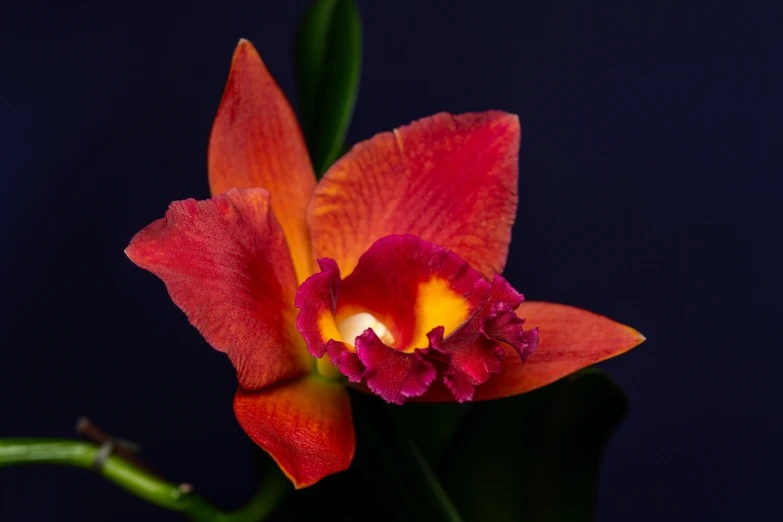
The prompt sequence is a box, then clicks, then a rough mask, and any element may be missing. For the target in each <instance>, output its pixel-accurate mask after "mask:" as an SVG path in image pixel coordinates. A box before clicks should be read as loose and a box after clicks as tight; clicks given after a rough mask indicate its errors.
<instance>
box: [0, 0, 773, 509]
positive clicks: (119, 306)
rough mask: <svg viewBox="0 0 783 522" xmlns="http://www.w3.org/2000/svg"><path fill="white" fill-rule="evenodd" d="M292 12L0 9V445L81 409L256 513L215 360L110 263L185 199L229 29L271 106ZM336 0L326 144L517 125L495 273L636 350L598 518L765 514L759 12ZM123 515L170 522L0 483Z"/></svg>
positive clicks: (226, 388)
mask: <svg viewBox="0 0 783 522" xmlns="http://www.w3.org/2000/svg"><path fill="white" fill-rule="evenodd" d="M306 3H307V2H305V1H304V0H302V1H279V2H261V1H253V2H213V3H207V2H195V3H186V2H182V3H181V5H179V6H175V5H174V4H173V3H167V2H157V3H155V4H150V5H143V4H141V3H138V2H131V3H116V2H106V1H101V2H68V3H66V2H63V3H62V4H70V5H67V6H66V5H60V6H54V5H36V4H35V3H25V4H24V5H22V3H14V4H11V5H8V4H4V6H3V7H2V8H0V174H1V175H2V190H0V234H2V235H1V236H0V245H2V255H0V263H2V267H1V270H0V285H1V286H0V302H2V308H3V310H2V313H1V314H0V334H1V335H2V342H1V344H0V350H2V357H1V358H0V407H1V411H0V436H26V435H34V436H71V434H72V432H71V428H72V425H73V423H74V421H75V419H76V418H77V417H78V416H80V415H88V416H90V417H91V418H93V419H94V420H95V421H96V422H97V423H99V424H101V425H103V426H104V427H105V428H106V429H108V430H109V431H111V432H112V433H116V434H120V435H122V436H125V437H127V438H129V439H131V440H135V441H138V442H139V443H141V444H142V446H143V448H144V456H145V457H146V459H147V460H149V461H150V462H153V463H154V464H155V465H156V466H157V467H158V469H160V470H161V471H162V472H163V474H164V475H165V476H167V477H170V478H171V479H173V480H185V481H189V482H192V483H194V484H195V485H196V486H197V487H198V488H199V489H200V490H201V491H202V492H203V493H204V494H205V495H207V496H208V497H209V498H211V499H213V500H214V501H215V502H217V503H219V504H221V505H223V506H226V507H230V506H236V505H239V504H240V503H241V502H242V501H243V500H244V499H246V498H247V496H249V495H250V492H251V491H252V490H253V489H254V487H255V484H256V475H255V473H256V472H255V470H254V467H253V464H254V461H253V459H252V455H253V453H252V448H251V446H250V444H248V443H247V438H246V436H245V435H244V434H243V432H242V430H241V429H240V428H239V427H238V426H237V424H236V422H235V420H234V418H233V413H232V409H231V401H232V396H233V392H234V386H235V380H234V375H233V371H232V369H231V367H230V364H229V362H228V360H227V359H226V358H225V357H224V356H223V355H221V354H219V353H217V352H214V351H213V350H211V349H210V348H209V347H208V346H207V345H206V343H205V342H204V341H203V340H202V339H201V338H200V336H199V335H198V333H197V332H196V330H195V329H193V328H192V327H191V326H189V325H188V323H187V321H186V320H185V317H184V316H183V315H182V313H181V312H180V311H179V310H178V309H177V308H176V307H175V306H174V305H173V304H172V303H171V302H170V301H169V299H168V297H167V295H166V292H165V290H164V288H163V285H162V284H161V283H160V282H159V281H158V280H157V279H156V278H154V277H153V276H151V275H150V274H147V273H145V272H143V271H142V270H140V269H138V268H136V267H135V266H133V265H132V264H131V263H130V262H129V261H128V260H127V259H126V258H125V256H124V255H123V253H122V251H123V249H124V247H125V246H126V244H127V242H128V241H129V239H130V238H131V236H132V235H133V234H134V233H135V232H136V231H137V230H138V229H140V228H141V227H143V226H145V225H147V224H148V223H149V222H151V221H153V220H154V219H157V218H159V217H161V216H162V215H163V213H164V211H165V209H166V206H167V205H168V203H169V202H170V201H172V200H176V199H183V198H188V197H195V198H206V197H208V190H207V177H206V149H207V138H208V135H209V130H210V125H211V123H212V118H213V117H214V114H215V111H216V108H217V105H218V102H219V100H220V96H221V93H222V89H223V84H224V81H225V79H226V75H227V72H228V66H229V63H230V59H231V54H232V51H233V48H234V46H235V44H236V42H237V40H238V39H239V37H247V38H249V39H250V40H251V41H253V42H254V43H255V45H256V46H257V48H258V49H259V51H260V52H261V54H262V56H263V57H264V59H265V61H266V63H267V65H268V67H269V69H270V70H271V72H272V73H273V74H274V76H275V77H276V78H277V79H278V81H279V83H280V84H281V86H282V88H283V90H284V91H285V92H286V93H288V94H289V95H292V94H293V74H292V70H291V62H290V41H291V37H292V34H293V31H294V28H295V25H296V22H297V18H298V16H299V14H300V13H301V12H302V10H303V8H304V6H305V5H306ZM360 7H361V10H362V14H363V18H364V27H365V65H364V69H363V72H362V85H361V91H360V95H359V101H358V105H357V110H356V116H355V119H354V122H353V127H352V128H351V131H350V140H351V141H352V142H354V141H357V140H360V139H364V138H367V137H369V136H371V135H372V134H374V133H375V132H378V131H382V130H387V129H390V128H392V127H395V126H398V125H401V124H404V123H407V122H409V121H410V120H413V119H416V118H419V117H422V116H425V115H429V114H432V113H435V112H438V111H441V110H448V111H452V112H461V111H469V110H484V109H490V108H497V109H503V110H506V111H510V112H515V113H518V114H519V115H520V118H521V121H522V127H523V143H522V151H521V158H520V172H521V183H522V199H521V205H520V210H519V216H518V222H517V225H516V227H515V239H514V242H513V243H512V253H511V257H510V260H509V265H508V269H507V275H508V277H509V279H510V280H511V281H512V283H514V284H515V286H516V287H518V288H520V289H521V290H522V291H523V292H524V293H525V294H526V295H527V296H528V298H530V299H537V300H551V301H559V302H565V303H570V304H574V305H578V306H582V307H585V308H588V309H590V310H594V311H596V312H599V313H602V314H605V315H608V316H610V317H612V318H614V319H616V320H618V321H621V322H623V323H627V324H630V325H633V326H634V327H636V328H637V329H639V330H640V331H641V332H643V333H644V334H645V335H646V336H647V337H648V339H649V340H648V341H647V342H646V343H645V344H644V345H642V346H641V347H640V348H638V349H636V350H634V351H632V352H630V353H629V354H627V355H625V356H623V357H620V358H619V359H616V360H613V361H610V362H608V363H606V364H605V365H604V367H605V368H606V369H607V370H608V371H609V372H610V373H611V375H612V376H614V377H615V378H616V380H617V381H618V382H619V383H620V384H621V385H622V387H623V388H624V389H625V390H626V391H627V393H628V396H629V399H630V405H631V410H630V414H629V415H628V417H627V419H626V421H625V423H624V424H623V425H622V427H621V428H620V430H619V431H618V433H617V434H616V436H615V437H614V438H613V440H612V442H611V444H610V446H609V447H608V450H607V454H606V459H605V465H604V468H603V471H602V477H601V478H602V482H601V487H600V498H599V520H602V521H623V522H624V521H628V520H634V521H637V522H641V521H658V520H711V521H720V520H727V521H728V520H754V521H756V522H760V521H766V520H777V519H778V517H779V512H778V510H779V503H778V501H777V498H778V496H779V494H780V490H781V485H782V484H781V479H780V474H779V472H780V469H781V465H782V464H783V462H782V461H783V459H782V458H781V457H782V456H783V451H782V450H781V445H780V441H781V440H783V430H782V429H781V426H782V422H781V408H780V404H779V401H778V400H776V399H779V398H780V391H779V389H778V382H779V379H780V378H779V375H780V365H781V362H783V354H782V351H781V347H780V343H779V341H778V340H777V339H778V335H779V334H778V332H777V327H778V326H779V324H778V323H779V322H780V313H779V310H780V306H779V305H778V304H777V302H776V301H775V300H774V298H776V297H777V296H778V295H780V276H779V275H778V270H779V268H780V264H779V262H778V261H776V260H773V259H772V257H771V256H772V255H773V254H774V253H775V250H776V247H777V243H778V242H779V240H780V237H779V227H778V221H777V214H778V210H779V209H778V208H776V207H777V205H776V204H778V205H779V202H780V196H779V194H780V192H779V190H778V181H777V179H776V178H778V177H779V175H780V172H781V170H780V164H779V156H780V152H779V151H780V136H781V131H780V123H779V122H780V116H781V110H780V109H781V106H780V96H779V95H780V92H781V86H783V85H782V84H783V82H781V70H782V69H781V61H780V51H781V46H780V45H779V41H778V39H777V36H776V34H775V32H776V31H779V30H780V27H781V22H782V21H783V18H782V17H781V15H782V14H783V12H782V10H781V4H780V3H776V2H767V3H764V2H755V3H751V2H734V3H732V2H721V1H712V2H681V1H677V2H664V1H656V2H592V3H591V2H581V1H571V2H566V1H553V2H549V1H547V2H529V1H522V2H506V1H489V0H483V1H481V2H476V1H472V0H466V1H461V2H453V1H451V2H423V1H421V0H406V1H402V0H396V1H394V2H376V1H369V0H365V1H363V2H360ZM773 162H775V163H776V164H775V165H774V166H773ZM335 509H336V508H335ZM142 518H143V519H145V520H148V521H152V520H172V521H173V520H178V517H177V515H175V514H172V513H167V512H163V511H160V510H158V509H156V508H154V507H151V506H149V505H147V504H145V503H143V502H141V501H139V500H137V499H135V498H133V497H131V496H129V495H127V494H126V493H125V492H123V491H121V490H119V489H117V488H115V487H114V486H113V485H111V484H109V483H107V482H105V481H104V480H102V479H100V478H99V477H97V476H95V475H93V474H89V473H86V472H83V471H79V470H74V469H62V468H57V469H52V468H49V469H34V468H24V469H22V468H17V469H7V470H5V469H4V470H0V519H2V520H3V521H11V522H15V521H38V520H47V521H49V522H55V521H65V520H117V521H120V520H127V521H137V520H140V519H142Z"/></svg>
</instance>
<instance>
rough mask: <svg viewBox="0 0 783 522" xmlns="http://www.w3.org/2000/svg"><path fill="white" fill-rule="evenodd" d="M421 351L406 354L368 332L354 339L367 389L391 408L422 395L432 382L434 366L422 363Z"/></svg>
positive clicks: (426, 362) (424, 361) (434, 373)
mask: <svg viewBox="0 0 783 522" xmlns="http://www.w3.org/2000/svg"><path fill="white" fill-rule="evenodd" d="M439 328H441V329H442V328H443V327H442V326H441V327H439ZM441 334H442V333H441ZM422 351H423V350H414V352H413V353H406V352H401V351H398V350H395V349H394V348H390V347H389V346H386V345H385V344H383V342H382V341H381V340H380V339H379V338H378V336H377V335H376V334H375V332H374V331H372V330H371V329H369V328H368V329H367V330H366V331H365V332H364V333H363V334H362V335H360V336H358V337H357V338H356V353H357V354H358V356H359V360H360V361H361V362H362V365H363V366H364V368H365V370H364V374H363V377H364V379H365V380H366V381H367V386H368V387H369V388H370V390H372V391H373V393H375V394H376V395H379V396H380V397H383V399H384V400H386V401H387V402H391V403H394V404H403V403H404V402H405V400H406V399H407V398H409V397H417V396H419V395H422V394H423V393H424V392H426V391H427V388H429V387H430V384H432V381H434V380H435V377H436V376H437V372H436V371H435V366H434V365H433V364H432V363H431V362H429V361H426V360H424V358H423V357H422V355H421V352H422ZM341 369H342V368H341Z"/></svg>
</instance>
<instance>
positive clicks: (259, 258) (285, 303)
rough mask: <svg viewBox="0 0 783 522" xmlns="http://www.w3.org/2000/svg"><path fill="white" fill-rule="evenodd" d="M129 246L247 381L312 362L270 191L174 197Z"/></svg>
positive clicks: (257, 383)
mask: <svg viewBox="0 0 783 522" xmlns="http://www.w3.org/2000/svg"><path fill="white" fill-rule="evenodd" d="M125 253H126V254H127V255H128V257H129V258H130V259H131V260H132V261H133V262H134V263H136V264H137V265H138V266H140V267H141V268H144V269H145V270H149V271H150V272H152V273H153V274H155V275H156V276H158V277H160V278H161V279H162V280H163V282H164V283H165V284H166V288H167V289H168V291H169V295H170V296H171V299H172V300H173V301H174V303H175V304H176V305H177V306H179V307H180V308H181V309H182V311H183V312H185V314H186V315H187V316H188V319H189V320H190V322H191V324H193V326H195V327H196V328H198V330H199V332H201V335H203V336H204V338H205V339H206V340H207V341H208V342H209V343H210V344H211V345H212V346H213V347H214V348H215V349H217V350H219V351H221V352H225V353H226V354H228V356H229V357H230V358H231V362H232V363H233V364H234V366H235V367H236V369H237V378H238V379H239V383H240V384H241V385H242V386H243V387H245V388H248V389H256V388H260V387H262V386H266V385H268V384H271V383H273V382H276V381H278V380H280V379H287V378H291V377H297V376H299V375H302V374H304V373H305V372H307V371H309V369H310V368H311V367H312V359H310V357H309V355H308V354H307V352H306V351H305V349H304V346H303V342H302V339H301V336H299V335H298V332H297V331H296V329H295V328H294V321H295V317H296V316H295V313H296V311H295V309H294V307H293V302H294V293H295V291H296V278H295V276H294V270H293V266H292V264H291V257H290V255H289V253H288V248H287V246H286V242H285V237H283V233H282V231H281V229H280V225H279V224H278V223H277V220H276V219H275V217H274V215H273V214H272V212H271V211H270V210H269V193H268V192H267V191H265V190H263V189H252V190H232V191H230V192H227V193H225V194H222V195H220V196H217V197H215V198H213V199H210V200H207V201H195V200H192V199H189V200H186V201H177V202H174V203H172V204H171V206H170V207H169V210H168V212H166V217H165V218H163V219H159V220H157V221H155V222H154V223H152V224H151V225H150V226H148V227H147V228H145V229H143V230H142V231H141V232H139V233H138V234H136V236H135V237H134V238H133V240H132V241H131V243H130V245H129V246H128V248H127V250H126V251H125Z"/></svg>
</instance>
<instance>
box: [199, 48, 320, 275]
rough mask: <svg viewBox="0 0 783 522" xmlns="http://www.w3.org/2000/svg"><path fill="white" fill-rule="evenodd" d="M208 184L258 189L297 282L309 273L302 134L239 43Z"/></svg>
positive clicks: (212, 146) (214, 137)
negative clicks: (274, 218)
mask: <svg viewBox="0 0 783 522" xmlns="http://www.w3.org/2000/svg"><path fill="white" fill-rule="evenodd" d="M208 161H209V186H210V189H211V190H212V195H213V196H216V195H218V194H221V193H223V192H226V191H227V190H230V189H232V188H264V189H266V190H268V191H269V192H270V193H271V194H272V196H271V202H272V210H273V211H274V213H275V215H276V216H277V219H278V220H279V222H280V225H281V226H282V228H283V232H284V233H285V237H286V239H287V240H288V246H289V248H290V249H291V256H292V257H293V261H294V266H295V268H296V273H297V276H298V278H299V281H303V280H304V279H305V278H307V276H309V275H310V274H311V273H312V272H313V267H312V260H311V259H312V258H311V255H310V240H309V233H308V230H307V222H306V211H307V204H308V202H309V201H310V196H311V195H312V192H313V188H314V187H315V173H314V172H313V167H312V165H311V164H310V157H309V156H308V154H307V147H306V146H305V143H304V139H303V137H302V132H301V130H300V129H299V124H298V123H297V120H296V115H295V114H294V111H293V110H292V109H291V105H290V104H289V103H288V100H287V99H286V97H285V95H284V94H283V92H282V91H281V90H280V87H278V86H277V83H275V80H274V79H273V78H272V77H271V76H270V74H269V71H267V69H266V67H265V66H264V62H262V61H261V57H260V56H259V55H258V52H256V50H255V48H254V47H253V45H252V44H251V43H250V42H248V41H247V40H241V41H240V42H239V45H237V48H236V51H234V58H233V61H232V62H231V72H230V73H229V75H228V82H227V83H226V89H225V92H224V93H223V99H222V100H221V101H220V108H219V109H218V113H217V116H216V117H215V123H214V125H213V126H212V134H211V136H210V138H209V158H208Z"/></svg>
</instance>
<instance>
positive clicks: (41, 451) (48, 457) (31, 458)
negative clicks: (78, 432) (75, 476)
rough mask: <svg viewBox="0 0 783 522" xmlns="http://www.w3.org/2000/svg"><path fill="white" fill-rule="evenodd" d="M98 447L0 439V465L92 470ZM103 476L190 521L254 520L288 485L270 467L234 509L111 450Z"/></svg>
mask: <svg viewBox="0 0 783 522" xmlns="http://www.w3.org/2000/svg"><path fill="white" fill-rule="evenodd" d="M98 449H99V447H98V446H97V445H95V444H92V443H89V442H78V441H70V440H58V439H0V468H2V467H7V466H18V465H28V464H56V465H61V466H75V467H78V468H85V469H95V467H94V463H95V458H96V455H97V453H98ZM96 471H97V472H98V473H100V474H101V475H102V476H104V477H105V478H107V479H109V480H111V481H112V482H114V483H115V484H117V485H118V486H120V487H121V488H124V489H126V490H127V491H129V492H131V493H133V494H134V495H136V496H137V497H139V498H142V499H144V500H146V501H147V502H150V503H152V504H155V505H156V506H160V507H162V508H166V509H170V510H172V511H177V512H179V513H182V514H183V515H184V516H186V517H188V518H190V519H191V520H194V521H196V522H259V521H262V520H264V519H266V517H267V516H269V514H270V513H271V512H272V511H273V510H274V509H275V508H276V507H277V506H278V504H279V503H280V501H281V500H282V499H283V496H284V495H285V494H286V493H287V492H288V491H289V490H290V489H291V486H290V483H289V482H288V480H286V478H285V477H284V476H283V474H282V473H281V472H280V471H279V470H277V469H276V468H275V469H274V471H273V472H272V473H270V474H269V475H268V476H267V477H266V478H265V479H264V482H263V483H262V484H261V487H260V488H259V489H258V491H257V492H256V494H255V496H254V497H253V498H252V499H251V500H250V502H248V503H247V504H246V505H245V506H243V507H242V508H240V509H238V510H236V511H230V512H226V511H222V510H220V509H218V508H216V507H215V506H213V505H212V504H210V503H209V502H207V501H206V500H205V499H204V498H203V497H201V496H199V495H197V494H195V493H193V492H191V491H190V488H187V487H182V486H178V485H176V484H172V483H170V482H166V481H165V480H162V479H159V478H157V477H153V476H152V475H150V474H149V473H147V472H146V471H144V470H142V469H140V468H138V467H136V466H134V465H133V464H131V463H129V462H128V461H127V460H124V459H123V458H121V457H118V456H116V455H111V456H109V457H108V459H106V461H105V463H104V464H103V465H102V466H101V468H100V469H96Z"/></svg>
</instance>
